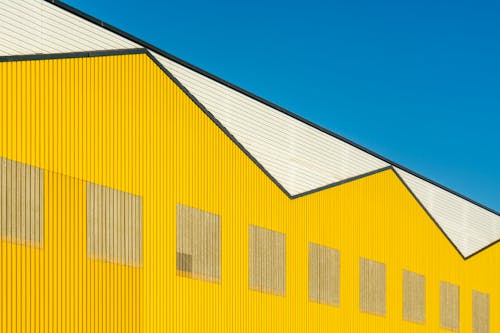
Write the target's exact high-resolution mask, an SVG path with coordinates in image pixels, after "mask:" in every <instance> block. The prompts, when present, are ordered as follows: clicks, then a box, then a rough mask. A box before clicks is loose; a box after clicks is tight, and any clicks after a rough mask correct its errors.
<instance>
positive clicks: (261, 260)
mask: <svg viewBox="0 0 500 333" xmlns="http://www.w3.org/2000/svg"><path fill="white" fill-rule="evenodd" d="M248 280H249V287H250V289H253V290H258V291H263V292H268V293H272V294H277V295H282V296H284V295H285V294H286V236H285V234H283V233H280V232H277V231H272V230H268V229H264V228H261V227H257V226H254V225H250V226H249V277H248Z"/></svg>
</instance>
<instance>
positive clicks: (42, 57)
mask: <svg viewBox="0 0 500 333" xmlns="http://www.w3.org/2000/svg"><path fill="white" fill-rule="evenodd" d="M146 52H147V50H146V49H145V48H136V49H116V50H103V51H87V52H68V53H49V54H42V53H37V54H26V55H16V56H1V57H0V62H16V61H32V60H57V59H74V58H91V57H92V58H95V57H109V56H118V55H132V54H145V53H146Z"/></svg>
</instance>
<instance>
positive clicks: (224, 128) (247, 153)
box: [146, 50, 292, 199]
mask: <svg viewBox="0 0 500 333" xmlns="http://www.w3.org/2000/svg"><path fill="white" fill-rule="evenodd" d="M146 55H147V56H148V57H149V58H150V59H151V60H152V61H153V62H154V63H155V64H156V66H158V68H159V69H160V70H161V71H163V73H165V75H167V76H168V77H169V78H170V80H172V81H173V82H174V83H175V84H176V85H177V86H178V87H179V88H180V89H181V90H182V92H184V93H185V94H186V96H187V97H188V98H189V99H190V100H191V101H192V102H193V103H194V104H195V105H196V106H197V107H199V108H200V109H201V110H202V111H203V113H205V115H206V116H207V117H208V118H210V120H212V121H213V122H214V124H215V125H216V126H217V127H219V129H220V130H221V131H222V132H223V133H224V134H225V135H226V136H227V137H228V138H229V139H230V140H231V141H233V143H234V144H235V145H236V146H237V147H238V148H239V149H241V151H243V153H244V154H245V155H246V156H247V157H248V158H249V159H250V160H251V161H252V162H253V163H255V165H256V166H257V167H258V168H259V169H260V170H261V171H262V172H263V173H264V174H265V175H266V176H267V177H269V179H271V181H272V182H273V183H274V184H275V185H276V186H277V187H278V188H279V189H280V190H281V191H282V192H283V193H285V195H286V196H287V197H288V198H290V199H292V196H291V194H290V193H289V192H288V191H287V190H286V189H285V188H284V187H283V186H282V185H281V184H280V182H278V181H277V180H276V179H275V178H274V177H273V176H272V175H271V174H270V173H269V172H268V171H267V170H266V169H265V168H264V167H263V166H262V164H260V162H259V161H257V159H255V157H253V155H252V154H250V152H249V151H248V150H247V149H246V148H245V147H244V146H243V145H242V144H241V143H240V142H239V141H238V139H236V138H235V137H234V136H233V135H232V134H231V133H230V132H229V131H228V130H227V128H226V127H225V126H224V125H222V123H221V122H220V121H219V120H218V119H217V118H216V117H215V116H214V115H213V114H212V113H211V112H210V111H208V110H207V108H206V107H205V106H204V105H203V104H202V103H201V102H200V101H198V99H197V98H196V97H194V96H193V94H191V92H190V91H189V90H188V89H187V88H186V87H185V86H184V85H183V84H182V83H181V82H179V80H177V78H176V77H175V76H174V75H172V73H170V72H169V71H168V70H167V69H166V68H165V66H163V65H162V64H161V63H160V62H159V61H158V59H156V57H155V56H153V55H152V54H151V52H149V50H146Z"/></svg>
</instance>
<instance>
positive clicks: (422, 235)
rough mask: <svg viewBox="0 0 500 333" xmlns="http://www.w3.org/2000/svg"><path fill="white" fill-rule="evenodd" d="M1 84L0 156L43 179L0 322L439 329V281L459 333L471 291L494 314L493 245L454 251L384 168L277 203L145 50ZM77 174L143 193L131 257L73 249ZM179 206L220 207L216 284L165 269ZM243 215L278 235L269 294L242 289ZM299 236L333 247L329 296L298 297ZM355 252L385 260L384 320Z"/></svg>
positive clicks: (12, 72)
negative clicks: (365, 287) (34, 224)
mask: <svg viewBox="0 0 500 333" xmlns="http://www.w3.org/2000/svg"><path fill="white" fill-rule="evenodd" d="M0 94H1V96H0V111H1V115H0V120H1V122H0V140H1V141H0V157H3V158H7V159H10V160H15V161H19V162H21V163H26V164H29V165H32V166H35V167H38V168H41V169H43V170H44V175H45V183H44V184H45V187H44V193H45V199H44V200H45V206H44V207H45V213H44V242H43V247H41V248H39V249H37V248H32V247H27V246H24V245H19V244H13V243H10V242H4V241H2V242H1V244H0V251H1V253H0V258H1V266H0V267H1V271H0V278H1V280H0V295H1V300H0V313H1V314H0V315H1V317H0V318H1V322H0V330H1V331H2V332H40V331H41V332H44V331H45V332H78V331H81V332H124V331H125V332H127V331H131V332H174V331H180V332H220V331H228V332H234V331H242V332H245V331H248V332H269V331H276V332H293V331H295V332H306V331H307V332H323V331H339V332H440V331H441V330H440V328H439V326H440V310H439V309H440V289H439V286H440V283H441V281H445V282H449V283H453V284H455V285H458V286H460V327H461V329H462V330H464V331H470V330H471V329H472V318H473V311H472V303H473V298H472V293H473V290H478V291H480V292H482V293H485V294H488V295H489V302H490V303H489V304H490V307H491V312H492V313H493V314H494V313H496V312H498V311H499V310H500V286H499V285H498V280H499V278H500V267H499V266H498V265H497V261H498V258H499V256H500V248H499V247H492V248H490V249H489V250H487V251H485V252H483V253H481V254H479V255H477V256H475V257H473V258H471V259H469V260H467V261H464V260H463V259H462V258H461V257H460V256H459V255H458V254H457V252H456V251H455V249H454V248H453V246H452V245H451V244H450V243H449V242H448V240H447V239H446V238H445V237H444V236H443V234H442V233H441V232H440V231H439V229H438V228H437V227H436V225H435V224H434V223H433V222H432V221H431V220H430V219H429V217H428V215H427V214H426V213H425V212H424V211H423V210H422V208H421V207H420V205H419V204H418V203H417V202H416V201H415V199H414V198H413V196H412V195H411V194H410V193H409V192H408V190H407V188H406V187H405V186H404V185H403V184H402V183H401V181H400V179H399V178H398V177H397V176H396V175H395V174H394V172H393V171H392V170H386V171H384V172H381V173H378V174H376V175H372V176H369V177H367V178H363V179H359V180H356V181H353V182H350V183H347V184H344V185H341V186H338V187H334V188H331V189H328V190H325V191H322V192H318V193H315V194H312V195H308V196H305V197H301V198H298V199H295V200H290V198H288V197H287V196H286V195H285V194H284V193H283V192H282V191H281V190H280V189H279V188H278V187H276V186H275V184H274V183H273V182H272V181H271V180H270V179H269V178H268V177H267V176H266V175H265V174H264V173H263V172H262V171H261V170H260V169H259V168H258V167H257V166H256V165H255V164H254V163H253V162H252V161H251V160H250V159H249V158H248V157H247V156H246V155H245V154H244V153H243V152H242V151H241V150H240V149H239V148H238V147H237V146H236V145H235V144H234V143H233V142H232V141H231V140H230V139H229V138H228V137H227V136H226V135H225V134H224V133H223V132H222V131H221V130H220V129H219V128H218V127H217V126H216V125H215V124H214V123H213V122H212V121H211V120H210V119H209V118H208V117H207V116H206V115H205V114H204V113H203V112H202V111H201V110H199V108H198V107H197V106H196V105H195V104H194V103H193V102H192V101H190V100H189V98H188V97H187V96H186V95H185V94H184V93H182V91H181V90H180V89H179V88H178V87H177V86H176V85H175V84H174V83H173V82H172V81H171V80H170V79H169V78H168V77H167V76H166V75H165V74H164V73H163V72H162V71H161V70H160V69H159V68H158V67H157V66H156V65H155V64H154V63H153V62H152V61H151V60H150V59H149V58H148V57H147V56H146V55H128V56H113V57H99V58H84V59H65V60H50V61H26V62H15V63H1V64H0ZM87 182H92V183H95V184H99V185H103V186H106V187H110V188H113V189H117V190H119V191H123V192H127V193H130V194H133V195H136V196H139V197H141V198H142V205H143V219H142V221H143V261H142V266H141V267H130V266H123V265H118V264H114V263H109V262H104V261H98V260H91V259H88V258H87V255H86V202H85V200H86V184H87ZM178 204H181V205H184V206H189V207H193V208H196V209H199V210H202V211H205V212H210V213H212V214H215V215H217V216H219V217H220V230H221V241H220V247H221V263H220V266H221V270H220V274H221V275H220V280H219V281H206V280H203V279H196V278H192V277H186V276H182V275H179V274H177V265H176V263H177V262H176V261H177V246H176V242H177V240H176V237H177V234H176V216H177V215H176V207H177V206H178ZM249 225H255V226H259V227H262V228H266V229H269V230H273V231H277V232H280V233H282V234H284V235H285V236H286V245H285V251H286V254H285V256H286V269H285V274H286V276H285V279H286V287H285V288H286V292H285V293H284V295H275V294H271V293H266V292H262V291H256V290H251V289H250V288H249V287H250V286H249V274H250V270H249V238H250V235H249ZM310 242H313V243H315V244H318V245H322V246H327V247H329V248H332V249H336V250H338V251H339V255H340V298H339V305H338V306H332V305H328V304H320V303H317V302H311V301H310V300H309V295H308V293H309V284H308V276H309V274H308V267H309V263H308V258H309V253H308V249H309V243H310ZM360 258H366V259H369V260H372V261H376V262H379V263H382V264H384V265H385V269H386V271H385V280H386V289H385V290H386V295H385V297H386V307H385V315H384V316H379V315H374V314H367V313H363V312H362V311H361V310H360V295H359V292H360V290H359V278H360V276H359V274H360V268H359V262H360ZM404 270H408V271H411V272H415V273H418V274H421V275H423V276H425V279H426V280H425V281H426V286H425V288H426V317H425V320H426V322H425V324H415V323H411V322H408V321H405V320H403V299H402V297H403V296H402V295H403V272H404ZM483 303H484V302H483ZM483 307H484V306H483V305H481V308H483ZM476 308H480V307H479V306H476ZM476 311H478V310H477V309H476ZM476 326H477V327H479V326H481V325H479V324H477V325H476ZM499 330H500V317H498V316H494V315H492V316H491V332H497V331H499Z"/></svg>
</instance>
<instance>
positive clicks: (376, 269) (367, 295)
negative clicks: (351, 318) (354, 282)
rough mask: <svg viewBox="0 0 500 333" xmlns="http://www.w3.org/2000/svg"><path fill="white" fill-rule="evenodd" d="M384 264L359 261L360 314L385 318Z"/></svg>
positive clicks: (362, 259) (361, 259)
mask: <svg viewBox="0 0 500 333" xmlns="http://www.w3.org/2000/svg"><path fill="white" fill-rule="evenodd" d="M385 284H386V282H385V264H382V263H379V262H376V261H372V260H368V259H365V258H360V259H359V305H360V310H361V311H362V312H366V313H371V314H376V315H379V316H385V307H386V291H385V289H386V286H385Z"/></svg>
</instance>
